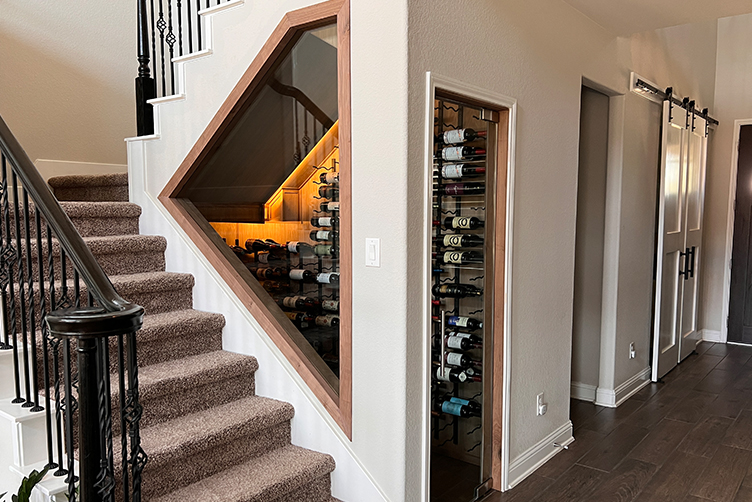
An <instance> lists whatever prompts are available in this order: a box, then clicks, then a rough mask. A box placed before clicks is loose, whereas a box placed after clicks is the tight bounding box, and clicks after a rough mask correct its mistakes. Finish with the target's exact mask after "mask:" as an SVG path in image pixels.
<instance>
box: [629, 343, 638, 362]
mask: <svg viewBox="0 0 752 502" xmlns="http://www.w3.org/2000/svg"><path fill="white" fill-rule="evenodd" d="M636 356H637V351H635V348H634V342H632V343H630V344H629V358H630V359H634V358H635V357H636Z"/></svg>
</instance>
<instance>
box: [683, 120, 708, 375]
mask: <svg viewBox="0 0 752 502" xmlns="http://www.w3.org/2000/svg"><path fill="white" fill-rule="evenodd" d="M690 124H691V127H690V129H688V130H687V132H686V137H687V157H686V158H687V164H686V185H685V186H686V190H685V193H686V195H685V197H684V199H685V202H686V210H685V216H686V221H685V234H686V240H685V244H684V247H685V252H686V253H688V258H687V261H686V264H687V273H685V274H684V277H683V279H684V280H683V281H682V282H683V284H682V287H681V289H682V301H681V303H682V310H681V321H680V325H679V359H678V360H679V362H681V361H682V360H684V358H685V357H687V356H688V355H690V354H691V353H692V352H693V351H694V350H695V348H696V347H697V341H698V340H699V339H700V335H699V332H698V329H697V300H698V296H699V282H700V281H699V277H700V270H699V267H700V257H701V254H702V250H701V247H702V246H701V245H702V217H703V201H704V199H705V164H706V162H705V161H706V158H707V145H708V140H707V136H706V135H705V131H706V129H705V119H703V118H701V117H697V116H692V117H691V118H690Z"/></svg>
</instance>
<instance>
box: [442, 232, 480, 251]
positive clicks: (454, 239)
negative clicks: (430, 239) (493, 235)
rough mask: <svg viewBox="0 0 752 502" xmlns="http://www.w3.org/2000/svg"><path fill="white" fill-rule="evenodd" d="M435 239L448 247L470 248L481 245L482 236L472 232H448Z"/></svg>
mask: <svg viewBox="0 0 752 502" xmlns="http://www.w3.org/2000/svg"><path fill="white" fill-rule="evenodd" d="M436 240H437V242H440V243H441V244H443V245H444V246H446V247H448V248H471V247H478V246H482V245H483V237H480V236H478V235H473V234H449V235H444V236H443V237H439V238H438V239H436Z"/></svg>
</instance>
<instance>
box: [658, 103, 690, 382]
mask: <svg viewBox="0 0 752 502" xmlns="http://www.w3.org/2000/svg"><path fill="white" fill-rule="evenodd" d="M686 144H687V133H686V112H685V111H684V110H683V109H681V108H679V107H677V106H673V107H672V106H671V105H670V103H669V102H668V101H664V103H663V127H662V141H661V172H660V190H659V196H658V243H657V246H656V250H657V251H656V277H655V280H656V284H655V287H656V289H655V319H654V324H653V364H652V378H653V380H654V381H657V380H658V379H659V378H661V377H662V376H663V375H665V374H666V373H668V372H669V371H670V370H671V369H673V368H674V367H675V366H676V364H677V363H678V361H679V347H680V341H679V339H680V336H679V328H680V324H681V319H680V318H681V311H682V301H681V300H682V286H683V282H684V276H683V274H684V271H685V261H686V254H685V237H686V235H685V225H686V214H685V205H686V202H685V198H684V192H685V190H684V188H685V187H684V185H685V182H686V163H687V148H686Z"/></svg>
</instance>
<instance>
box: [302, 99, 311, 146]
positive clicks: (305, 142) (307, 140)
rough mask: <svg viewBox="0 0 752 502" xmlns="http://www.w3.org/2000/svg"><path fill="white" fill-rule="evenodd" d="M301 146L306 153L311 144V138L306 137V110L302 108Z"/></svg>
mask: <svg viewBox="0 0 752 502" xmlns="http://www.w3.org/2000/svg"><path fill="white" fill-rule="evenodd" d="M303 146H304V147H305V154H306V155H308V149H309V147H310V146H311V138H310V137H308V111H307V110H305V109H304V110H303Z"/></svg>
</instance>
